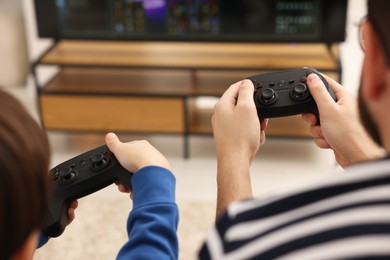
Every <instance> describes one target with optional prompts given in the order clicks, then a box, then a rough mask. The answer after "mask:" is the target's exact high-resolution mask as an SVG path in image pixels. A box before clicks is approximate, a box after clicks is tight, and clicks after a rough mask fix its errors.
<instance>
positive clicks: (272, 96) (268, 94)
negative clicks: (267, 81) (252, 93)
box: [259, 88, 278, 105]
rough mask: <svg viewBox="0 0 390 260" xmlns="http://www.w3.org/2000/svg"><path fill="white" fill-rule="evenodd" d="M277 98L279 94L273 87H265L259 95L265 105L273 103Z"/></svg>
mask: <svg viewBox="0 0 390 260" xmlns="http://www.w3.org/2000/svg"><path fill="white" fill-rule="evenodd" d="M277 99H278V94H277V93H276V92H275V90H273V89H272V88H266V89H264V90H263V91H262V92H261V94H260V96H259V100H260V102H261V103H262V104H264V105H272V104H274V103H275V102H276V100H277Z"/></svg>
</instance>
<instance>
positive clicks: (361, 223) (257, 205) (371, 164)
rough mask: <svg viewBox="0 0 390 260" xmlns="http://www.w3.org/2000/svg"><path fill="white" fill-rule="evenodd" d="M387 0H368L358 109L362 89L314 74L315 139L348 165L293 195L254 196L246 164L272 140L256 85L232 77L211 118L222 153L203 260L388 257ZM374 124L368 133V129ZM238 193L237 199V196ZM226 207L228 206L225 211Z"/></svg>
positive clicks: (389, 125)
mask: <svg viewBox="0 0 390 260" xmlns="http://www.w3.org/2000/svg"><path fill="white" fill-rule="evenodd" d="M389 17H390V1H385V0H375V1H374V0H368V16H367V19H366V20H365V21H364V22H363V23H362V24H361V35H362V40H363V42H362V43H363V44H362V45H363V46H364V51H365V59H364V64H363V71H362V82H361V87H360V90H359V110H360V117H361V120H362V123H363V125H364V127H365V129H364V127H363V126H362V125H361V124H360V123H359V115H358V113H357V112H355V111H356V107H357V104H356V100H355V97H354V96H353V95H352V94H351V93H349V92H348V91H347V90H346V89H344V88H343V87H342V86H340V85H339V84H338V83H336V82H335V81H334V80H332V79H330V78H329V77H326V79H327V81H328V82H329V84H330V86H331V87H332V89H333V90H334V92H335V94H336V96H337V102H334V101H333V99H332V98H331V97H330V96H329V94H328V92H327V91H326V89H325V87H324V84H323V83H322V81H321V80H320V78H319V77H318V76H317V75H315V74H311V75H310V76H309V77H308V79H307V82H308V86H309V90H310V92H311V94H312V96H313V97H314V99H315V101H316V103H317V106H318V109H319V113H320V118H321V126H319V125H316V124H317V118H315V116H314V115H312V114H306V115H303V119H304V120H305V121H307V122H308V123H309V124H310V125H311V126H310V131H311V134H312V136H313V137H314V141H315V143H316V145H317V146H318V147H320V148H330V149H333V151H334V153H335V156H336V160H337V162H338V163H339V164H340V165H341V166H342V167H344V169H345V173H343V174H337V175H334V176H332V177H331V178H329V179H328V180H322V181H321V182H319V183H315V184H312V185H310V186H306V187H302V188H300V189H297V190H294V191H290V192H288V193H286V194H281V195H279V196H275V197H270V198H266V199H252V191H251V183H250V174H249V168H250V165H251V161H252V159H253V157H254V156H255V154H256V153H257V151H258V149H259V148H260V147H261V145H262V144H263V143H264V142H265V134H264V130H265V128H266V125H267V122H266V121H262V122H259V120H258V118H257V114H256V108H255V105H254V102H253V91H254V90H253V84H252V83H251V82H250V81H248V80H244V81H242V82H238V83H236V84H234V85H232V86H231V87H230V88H229V89H228V90H227V91H226V92H225V93H224V95H223V96H222V97H221V99H220V101H219V102H218V103H217V104H216V106H215V110H214V116H213V119H212V123H213V131H214V138H215V145H216V154H217V161H218V168H217V183H218V199H217V223H216V226H215V227H214V228H213V229H212V230H211V231H210V233H209V235H208V237H207V241H206V243H205V245H204V246H203V247H202V249H201V251H200V253H199V257H200V258H201V259H209V258H212V259H254V258H256V259H275V258H278V259H371V258H387V259H390V246H389V245H390V157H389V156H387V157H386V154H387V153H388V152H389V151H390V116H389V115H388V113H389V112H388V111H390V30H387V27H388V25H389V24H390V20H389ZM365 130H367V132H368V134H367V132H366V131H365ZM238 201H239V202H238ZM226 209H227V210H226Z"/></svg>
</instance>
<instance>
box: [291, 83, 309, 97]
mask: <svg viewBox="0 0 390 260" xmlns="http://www.w3.org/2000/svg"><path fill="white" fill-rule="evenodd" d="M308 95H309V91H308V89H307V86H306V85H305V84H302V83H299V84H297V85H295V86H294V87H293V89H292V92H291V97H292V98H293V99H295V100H297V101H300V100H304V99H305V98H307V96H308Z"/></svg>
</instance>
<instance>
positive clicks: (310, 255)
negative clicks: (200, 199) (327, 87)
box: [199, 157, 390, 260]
mask: <svg viewBox="0 0 390 260" xmlns="http://www.w3.org/2000/svg"><path fill="white" fill-rule="evenodd" d="M199 258H200V259H240V260H241V259H299V260H304V259H315V260H319V259H390V157H387V158H386V159H383V160H378V161H372V162H368V163H363V164H359V165H355V166H351V167H349V168H348V169H347V170H346V171H345V172H343V173H338V174H337V175H336V176H333V177H332V178H327V179H326V180H323V181H321V182H318V183H315V184H312V185H310V186H306V187H302V188H300V189H298V190H294V191H290V192H288V193H285V194H282V195H280V196H277V197H271V198H267V199H251V200H247V201H241V202H236V203H233V204H231V205H230V206H229V208H228V210H227V212H226V213H225V214H224V215H223V216H222V217H221V218H220V219H219V221H218V222H217V224H216V226H215V227H214V228H213V229H212V230H211V231H210V232H209V234H208V236H207V238H206V242H205V244H204V245H203V247H202V248H201V250H200V252H199Z"/></svg>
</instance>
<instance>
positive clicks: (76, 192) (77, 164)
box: [43, 145, 133, 237]
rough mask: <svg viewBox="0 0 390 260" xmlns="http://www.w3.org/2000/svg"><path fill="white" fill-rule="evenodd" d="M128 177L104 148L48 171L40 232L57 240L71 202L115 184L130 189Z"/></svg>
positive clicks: (66, 218) (129, 174)
mask: <svg viewBox="0 0 390 260" xmlns="http://www.w3.org/2000/svg"><path fill="white" fill-rule="evenodd" d="M132 175H133V174H132V173H130V172H129V171H127V170H126V169H125V168H123V167H122V166H121V165H120V164H119V162H118V161H117V160H116V158H115V156H114V154H113V153H112V152H110V150H108V148H107V146H106V145H103V146H100V147H98V148H95V149H93V150H90V151H88V152H86V153H83V154H81V155H79V156H76V157H74V158H72V159H70V160H68V161H66V162H63V163H61V164H60V165H58V166H57V167H54V168H53V169H51V170H50V171H49V177H50V181H51V185H52V191H51V197H50V201H49V212H48V216H47V219H46V222H45V226H44V229H43V232H44V233H45V234H46V235H47V236H49V237H58V236H59V235H61V234H62V232H64V230H65V227H66V225H67V222H68V208H69V204H70V203H71V202H72V201H74V200H76V199H79V198H81V197H84V196H87V195H89V194H91V193H93V192H96V191H98V190H100V189H103V188H105V187H107V186H108V185H110V184H112V183H114V182H116V181H118V182H120V183H121V184H123V185H125V186H126V187H127V188H129V189H131V178H132Z"/></svg>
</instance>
